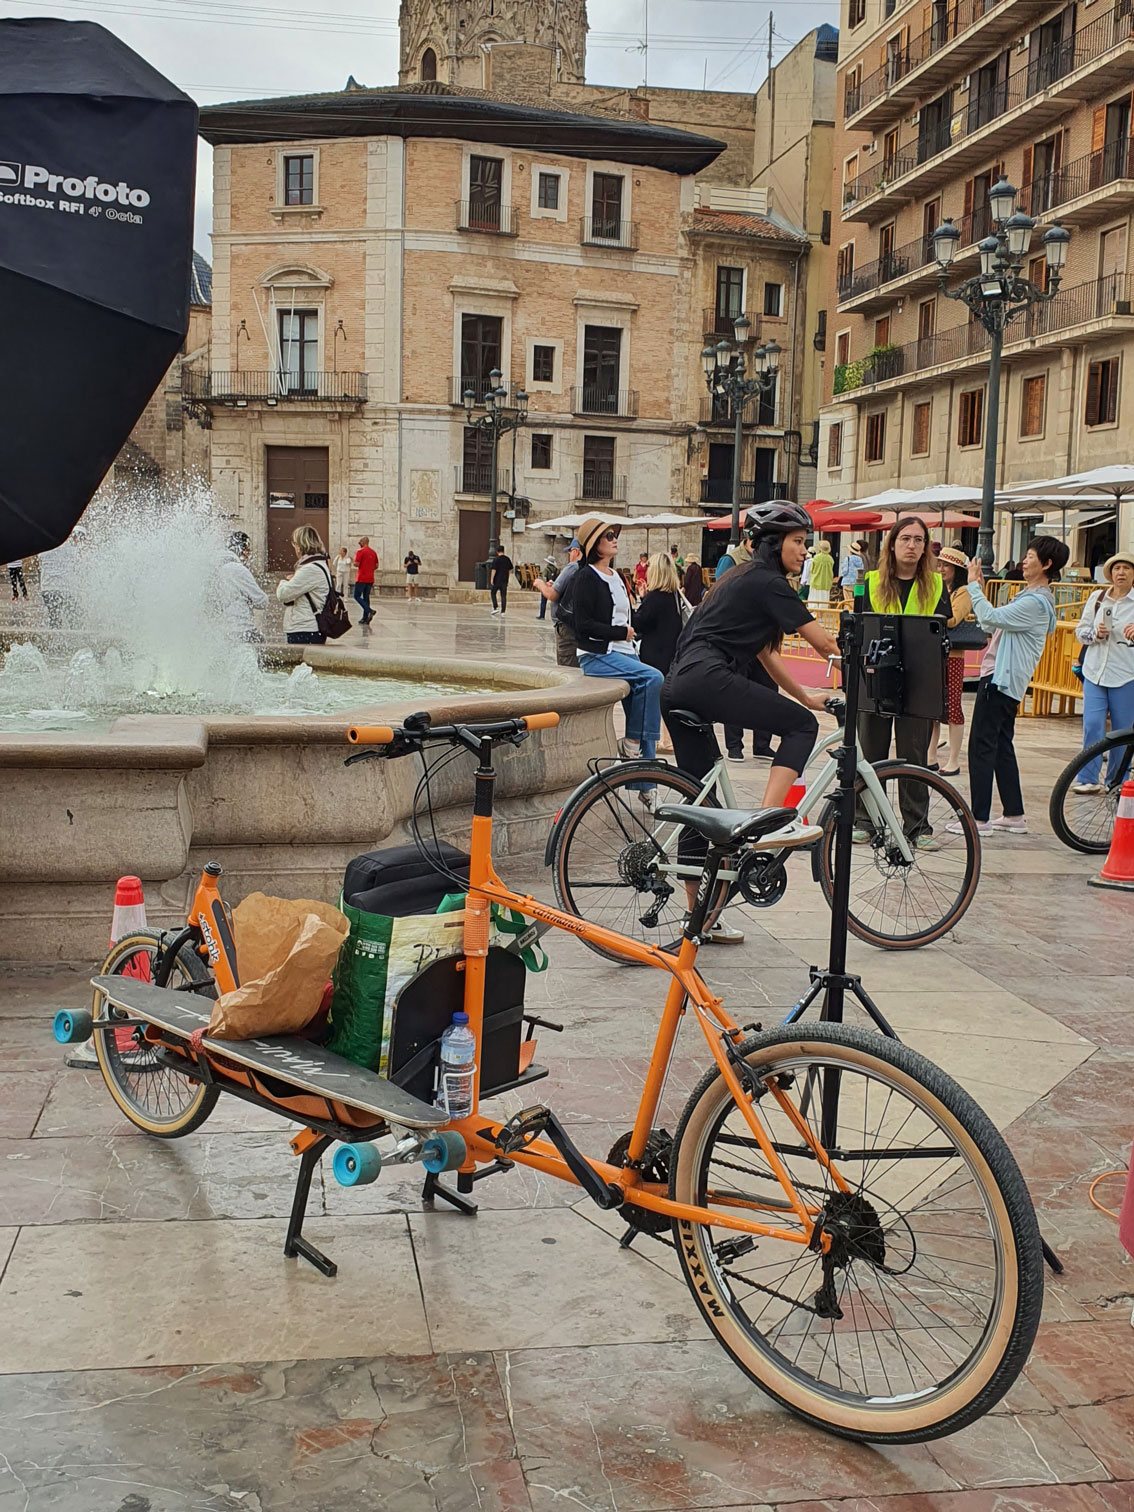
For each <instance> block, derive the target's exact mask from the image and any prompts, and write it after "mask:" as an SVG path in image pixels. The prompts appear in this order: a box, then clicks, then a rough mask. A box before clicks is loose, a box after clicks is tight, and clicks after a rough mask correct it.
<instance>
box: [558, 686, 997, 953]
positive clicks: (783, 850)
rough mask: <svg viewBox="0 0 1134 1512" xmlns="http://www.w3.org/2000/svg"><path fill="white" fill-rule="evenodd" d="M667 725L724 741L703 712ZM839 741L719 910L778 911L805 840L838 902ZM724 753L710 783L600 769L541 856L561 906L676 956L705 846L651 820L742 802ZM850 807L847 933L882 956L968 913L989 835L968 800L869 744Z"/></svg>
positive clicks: (728, 881) (938, 932)
mask: <svg viewBox="0 0 1134 1512" xmlns="http://www.w3.org/2000/svg"><path fill="white" fill-rule="evenodd" d="M826 708H827V710H828V712H829V713H831V714H834V715H835V716H836V718H838V720H839V722H840V726H841V724H842V716H843V710H844V705H843V703H842V700H841V699H834V698H832V699H828V700H827V704H826ZM669 718H670V720H671V721H672V720H678V721H680V722H682V723H685V724H688V725H691V726H695V727H698V728H701V729H703V730H705V731H706V732H707V733H708V734H709V735H710V736H712V738H713V740H714V744H715V743H716V740H715V736H713V731H712V726H711V725H710V724H709V723H708V722H706V721H704V720H702V719H700V718H699V717H698V716H697V715H695V714H688V713H684V712H680V711H677V712H673V713H671V714H670V715H669ZM842 741H843V734H842V730H841V728H840V729H837V730H833V731H832V732H831V734H829V735H826V736H821V737H820V738H819V740H818V741H817V742H816V745H815V748H814V750H813V751H812V753H811V755H810V757H809V758H808V762H807V768H806V770H805V774H804V775H805V777H806V779H807V790H806V795H805V796H804V797H803V798H802V799H801V800H800V802H799V804H798V820H797V821H796V822H794V823H792V824H789V825H787V826H786V827H785V829H783V830H781V831H778V832H777V833H776V834H772V835H769V836H768V837H767V838H766V839H764V840H763V841H761V842H760V844H759V845H758V846H750V847H746V848H745V849H744V850H743V851H742V852H741V853H740V855H739V856H738V857H737V858H736V861H735V862H734V863H733V864H732V865H731V866H729V867H726V868H725V869H724V870H723V871H722V872H721V873H720V880H721V882H722V884H723V887H722V894H721V901H720V902H718V904H717V907H718V908H720V907H722V906H724V904H726V903H728V902H731V901H733V900H734V899H738V898H739V899H741V900H743V901H744V902H745V903H748V904H750V905H751V906H753V907H756V908H769V907H771V906H772V905H774V904H775V903H778V902H779V900H780V899H781V898H782V897H783V895H784V891H785V889H786V887H787V869H786V862H787V859H788V857H789V856H790V855H791V853H792V851H793V850H797V849H800V848H801V846H809V848H810V850H811V858H812V875H813V876H814V878H815V879H816V880H817V881H818V882H819V885H820V886H821V887H822V889H823V894H824V896H825V897H826V899H827V902H828V903H830V901H831V895H832V889H833V886H834V869H835V810H836V804H835V792H836V789H837V787H838V765H837V762H836V760H835V756H834V754H833V752H834V750H835V748H836V747H837V746H839V745H841V744H842ZM856 745H857V740H856ZM717 751H718V759H717V761H716V763H715V764H714V765H713V767H712V768H711V769H710V770H709V772H708V773H707V774H706V775H705V776H704V777H703V778H699V777H694V776H693V775H692V774H691V773H689V772H685V771H683V770H682V769H681V768H680V767H674V766H670V765H668V764H667V763H666V762H664V761H658V760H649V761H612V762H610V763H604V762H603V760H602V758H599V759H597V760H595V761H593V762H592V763H591V769H592V775H591V776H590V777H589V778H587V779H586V780H585V781H584V782H583V783H581V784H580V786H579V787H578V788H576V790H575V791H574V793H572V795H571V797H570V798H569V799H568V800H567V802H566V804H565V805H564V806H563V808H562V809H561V810H560V811H559V813H558V814H557V815H556V817H555V821H554V823H553V825H552V828H551V833H550V835H549V836H548V839H547V847H546V851H545V856H544V860H545V863H546V864H547V865H548V866H550V867H551V868H552V877H553V881H554V886H555V896H556V898H557V899H558V901H559V905H560V907H561V908H563V909H565V910H566V911H567V912H569V913H573V914H575V915H577V917H579V918H580V919H586V920H587V921H588V922H589V923H592V924H599V925H602V926H604V927H605V928H607V929H614V930H617V931H618V932H619V933H620V934H625V935H630V936H631V937H632V938H635V939H639V940H643V941H645V942H646V943H648V944H652V945H657V946H658V947H659V948H661V949H663V950H668V949H671V948H673V946H674V943H675V942H676V941H677V940H678V939H679V938H680V936H681V924H682V919H683V916H684V914H685V911H686V909H687V907H688V903H687V896H686V887H685V883H686V881H690V882H694V883H695V882H696V880H697V878H698V877H699V876H700V875H701V870H702V864H703V856H704V848H705V843H704V840H703V839H701V838H700V837H699V836H697V835H696V834H695V833H694V831H692V830H691V829H689V828H688V827H687V826H684V825H681V824H679V823H676V822H675V821H673V820H672V819H671V820H668V821H667V820H661V819H659V818H657V817H656V814H657V810H658V809H661V808H663V807H665V806H667V805H670V804H679V803H683V804H694V805H708V806H710V807H716V808H726V809H736V808H742V807H743V805H742V804H739V803H738V802H737V800H736V797H735V794H734V792H733V787H732V780H731V778H730V775H729V769H728V765H727V763H726V762H725V760H724V759H723V757H721V756H720V754H719V752H720V748H719V746H718V747H717ZM813 768H814V769H815V770H812V769H813ZM855 799H856V811H857V819H856V830H855V838H856V841H857V843H856V845H855V847H854V854H853V860H852V867H851V899H850V914H849V919H848V922H849V925H850V928H851V931H852V932H853V933H854V934H856V935H857V936H858V937H859V939H861V940H865V941H866V942H867V943H868V944H870V945H877V946H880V947H881V948H883V949H886V950H909V949H913V948H915V947H916V946H919V945H928V944H930V943H931V942H932V941H934V940H939V939H940V938H941V936H942V935H943V934H945V933H946V931H947V930H949V929H951V928H952V927H953V926H954V925H955V924H956V923H957V921H958V920H959V919H960V918H961V917H962V915H963V914H964V913H965V911H966V909H967V908H968V906H969V904H970V903H971V902H972V900H973V896H974V894H975V893H976V889H977V883H978V881H979V880H980V835H979V832H978V831H977V827H976V821H975V819H974V818H973V816H972V812H971V811H970V809H969V806H968V804H967V803H966V802H965V800H964V799H963V798H962V797H961V795H960V793H959V792H958V791H957V790H956V788H954V787H953V786H952V784H951V783H949V782H948V781H947V780H946V779H945V778H943V777H941V776H940V775H939V774H938V773H937V772H931V771H928V770H927V769H926V768H924V767H916V766H911V765H910V764H909V763H907V762H904V761H880V762H877V763H876V764H875V765H873V766H872V765H871V764H870V763H869V762H868V761H867V760H866V758H865V757H864V756H863V754H862V751H861V749H859V750H858V778H857V782H856V786H855ZM952 826H957V827H958V830H959V832H955V831H954V830H953V829H952V828H951V827H952ZM808 830H810V831H811V832H812V833H811V834H807V831H808ZM587 943H590V942H587ZM590 948H591V949H592V950H596V951H597V952H598V954H600V955H606V954H607V952H606V951H604V950H602V949H601V947H599V946H596V945H593V944H592V945H591V947H590ZM610 959H616V958H615V957H613V956H611V957H610ZM617 959H619V960H622V959H623V958H622V957H618V958H617Z"/></svg>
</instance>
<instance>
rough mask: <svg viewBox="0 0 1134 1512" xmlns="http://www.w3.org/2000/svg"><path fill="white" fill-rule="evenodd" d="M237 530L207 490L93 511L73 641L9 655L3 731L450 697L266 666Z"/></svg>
mask: <svg viewBox="0 0 1134 1512" xmlns="http://www.w3.org/2000/svg"><path fill="white" fill-rule="evenodd" d="M228 530H229V527H228V526H227V524H226V523H225V522H223V521H221V520H219V519H218V518H217V517H216V514H215V513H214V506H213V500H212V496H211V494H210V492H209V490H208V489H207V488H205V487H203V486H201V485H193V484H191V485H188V486H187V487H184V488H182V489H180V490H178V491H177V492H174V493H171V492H168V491H166V490H157V489H155V490H152V491H150V492H149V493H147V494H145V495H143V496H140V497H139V496H138V495H132V496H131V497H130V499H129V501H123V500H122V499H121V498H113V499H110V500H108V501H106V502H101V501H99V502H96V503H95V504H93V505H92V506H91V508H90V509H88V511H87V513H86V515H85V516H84V519H83V533H82V535H81V536H80V538H79V540H78V541H77V542H76V544H75V545H74V546H73V547H68V548H67V551H66V555H65V561H64V564H63V565H62V567H61V568H60V571H59V574H58V583H57V587H58V591H60V592H61V593H62V594H63V603H62V611H63V616H64V623H65V626H66V629H67V631H68V632H69V633H68V634H67V635H66V637H65V640H66V642H67V644H66V646H65V647H61V646H60V645H59V644H58V643H59V641H60V640H63V639H64V637H62V636H58V635H56V636H54V637H50V638H45V640H44V647H43V648H41V647H40V646H38V645H36V644H32V643H26V642H24V643H17V644H15V645H13V646H12V648H11V650H10V651H9V652H8V654H7V656H6V657H4V658H3V660H2V661H0V730H21V729H22V730H60V729H90V728H94V727H96V726H97V725H100V724H102V725H105V723H106V722H107V721H108V720H111V719H113V718H115V717H116V716H117V715H119V714H140V713H144V714H190V715H209V714H236V713H240V714H274V715H296V714H327V713H333V712H334V711H336V710H338V709H346V708H349V707H358V706H359V705H360V704H369V703H373V702H374V701H375V698H376V697H380V698H381V699H382V700H383V701H385V700H387V699H396V698H404V697H409V696H410V695H411V693H418V692H425V693H446V692H452V691H453V685H452V684H448V685H444V684H426V683H421V682H413V683H405V682H401V683H399V682H395V681H391V680H388V679H383V680H382V686H381V687H380V688H375V687H374V685H373V683H374V680H373V679H367V680H366V682H363V681H361V680H360V679H359V678H355V677H345V676H335V675H326V674H316V673H315V672H314V671H313V670H312V669H311V668H310V667H309V666H306V665H302V664H301V665H299V666H297V667H294V668H293V669H292V670H291V671H290V673H288V672H283V671H271V670H267V669H265V668H264V667H262V666H261V665H260V658H259V656H258V655H257V652H256V649H255V647H254V646H252V645H250V644H249V643H248V642H247V641H246V640H245V639H244V637H243V632H244V628H245V626H244V624H242V622H241V616H240V613H239V610H238V608H237V606H236V605H235V604H234V603H233V595H232V589H231V588H230V586H229V585H228V583H227V581H226V576H225V573H224V572H223V570H222V569H223V564H224V563H225V561H226V560H227V559H229V555H230V554H229V552H228V548H227V546H226V539H227V535H228ZM73 539H74V538H73Z"/></svg>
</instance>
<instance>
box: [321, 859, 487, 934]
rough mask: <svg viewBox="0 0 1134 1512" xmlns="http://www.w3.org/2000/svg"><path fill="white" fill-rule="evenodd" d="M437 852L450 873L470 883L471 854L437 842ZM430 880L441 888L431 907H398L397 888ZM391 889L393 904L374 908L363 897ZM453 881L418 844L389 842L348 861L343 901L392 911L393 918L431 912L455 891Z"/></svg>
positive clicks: (365, 907)
mask: <svg viewBox="0 0 1134 1512" xmlns="http://www.w3.org/2000/svg"><path fill="white" fill-rule="evenodd" d="M437 853H438V856H439V858H440V860H441V861H442V862H443V863H444V864H445V866H446V867H448V869H449V870H450V871H451V872H455V873H456V875H457V876H458V877H462V878H463V879H464V881H465V885H466V886H467V885H468V877H469V857H468V855H467V854H466V852H464V851H461V850H458V849H457V847H456V846H455V845H447V844H446V843H445V841H444V840H441V841H438V844H437ZM419 882H427V883H429V884H430V885H432V886H433V887H435V888H438V889H439V891H438V893H437V902H436V903H434V904H433V905H432V907H408V908H401V907H398V906H397V897H396V889H397V888H398V887H405V886H406V885H408V884H416V883H419ZM387 887H388V888H390V889H391V892H390V894H388V897H389V901H390V902H391V903H392V904H394V906H393V907H382V908H373V907H371V905H370V904H369V903H367V902H365V901H364V900H363V895H364V894H367V893H371V892H374V891H376V890H377V889H380V888H387ZM456 890H457V889H456V888H455V887H454V884H453V883H452V882H451V881H450V880H449V879H448V878H447V877H445V876H444V875H443V874H442V873H441V872H439V871H438V870H437V869H436V868H435V867H433V866H431V865H430V864H429V862H428V861H426V860H425V858H424V857H423V856H422V855H421V853H420V852H419V851H418V848H417V846H416V845H388V846H386V847H385V848H384V849H382V850H372V851H366V852H365V853H364V854H363V855H361V856H355V857H354V859H353V860H352V861H348V862H347V869H346V875H345V876H344V878H343V901H344V902H345V903H350V904H351V905H352V906H353V907H355V908H364V909H366V911H367V912H368V913H384V914H389V915H390V917H391V918H404V917H405V916H406V915H407V914H414V913H432V912H433V911H434V910H435V909H436V907H437V904H438V903H440V902H441V899H442V898H443V897H444V896H445V894H446V893H451V892H455V891H456Z"/></svg>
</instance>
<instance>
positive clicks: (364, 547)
mask: <svg viewBox="0 0 1134 1512" xmlns="http://www.w3.org/2000/svg"><path fill="white" fill-rule="evenodd" d="M354 565H355V568H356V576H355V580H354V601H355V603H356V604H357V605H358V607H359V608H360V609H361V610H362V619H361V620H360V621H359V623H360V624H362V625H368V624H369V623H370V621H371V620H372V619H373V618H374V610H373V609H371V607H370V595H371V592H372V591H373V589H374V574H375V573H376V572H377V571H378V553H377V552H376V551H375V550H374V548H373V547H372V546H371V544H370V537H369V536H359V538H358V550H357V551H356V552H355V554H354Z"/></svg>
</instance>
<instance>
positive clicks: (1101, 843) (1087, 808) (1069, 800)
mask: <svg viewBox="0 0 1134 1512" xmlns="http://www.w3.org/2000/svg"><path fill="white" fill-rule="evenodd" d="M1115 751H1124V755H1123V757H1122V758H1121V759H1120V760H1119V762H1118V764H1117V765H1116V767H1115V769H1114V771H1113V772H1112V771H1111V763H1110V759H1109V758H1110V755H1111V753H1112V752H1115ZM1104 757H1106V758H1107V763H1106V767H1107V770H1106V780H1105V782H1104V783H1103V791H1102V792H1101V793H1097V794H1092V795H1082V796H1080V795H1078V794H1073V793H1072V792H1071V787H1072V784H1073V783H1074V782H1075V780H1076V778H1077V777H1078V775H1079V773H1080V772H1081V771H1082V770H1083V768H1084V767H1085V766H1089V765H1090V763H1091V762H1092V761H1100V760H1102V758H1104ZM1132 759H1134V729H1129V730H1112V731H1111V733H1110V734H1109V735H1105V736H1104V737H1103V738H1102V740H1096V741H1095V743H1094V744H1093V745H1089V746H1087V747H1086V748H1085V749H1084V750H1082V751H1079V752H1078V753H1077V754H1076V755H1075V756H1074V757H1072V759H1071V760H1070V761H1069V762H1068V763H1067V765H1066V766H1065V767H1064V768H1063V770H1062V772H1060V774H1059V776H1058V777H1057V778H1056V779H1055V786H1054V787H1053V788H1052V790H1051V800H1050V802H1049V803H1048V808H1047V812H1048V818H1049V819H1050V820H1051V827H1052V829H1053V830H1054V831H1055V836H1056V839H1057V840H1061V841H1062V842H1063V844H1064V845H1066V846H1068V847H1069V848H1070V849H1071V850H1075V851H1081V852H1082V853H1083V855H1086V856H1104V855H1106V853H1107V851H1109V850H1110V842H1111V840H1112V838H1113V836H1114V823H1115V819H1116V817H1117V814H1118V800H1119V797H1120V795H1121V793H1122V784H1123V782H1124V781H1125V780H1126V779H1127V778H1128V777H1129V776H1130V773H1131V762H1132ZM1100 777H1101V773H1100ZM1092 817H1093V818H1094V819H1095V821H1096V822H1094V823H1091V822H1090V821H1091V818H1092Z"/></svg>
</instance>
